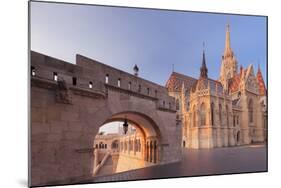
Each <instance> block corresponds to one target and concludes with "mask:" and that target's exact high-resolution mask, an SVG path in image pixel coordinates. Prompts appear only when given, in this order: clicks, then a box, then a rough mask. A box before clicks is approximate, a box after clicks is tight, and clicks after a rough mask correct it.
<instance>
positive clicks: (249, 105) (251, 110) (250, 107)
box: [248, 99, 254, 123]
mask: <svg viewBox="0 0 281 188" xmlns="http://www.w3.org/2000/svg"><path fill="white" fill-rule="evenodd" d="M248 112H249V122H250V123H253V121H254V117H253V100H252V99H250V100H249V103H248Z"/></svg>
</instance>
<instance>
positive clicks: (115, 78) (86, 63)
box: [31, 51, 175, 112]
mask: <svg viewBox="0 0 281 188" xmlns="http://www.w3.org/2000/svg"><path fill="white" fill-rule="evenodd" d="M31 74H32V75H33V76H32V84H33V85H34V84H35V85H37V86H44V87H48V88H52V87H53V88H56V84H57V82H58V81H64V83H65V84H66V85H67V87H68V88H70V89H71V90H72V91H73V92H74V93H75V94H82V95H86V96H96V95H100V96H105V97H106V95H107V91H108V90H115V91H116V90H117V91H118V92H121V93H126V94H129V95H133V96H136V97H141V98H145V99H148V100H153V101H155V102H156V106H157V107H158V109H159V110H165V111H173V112H174V111H175V100H174V98H173V97H171V96H169V95H168V91H167V88H165V87H164V86H161V85H158V84H156V83H153V82H150V81H148V80H145V79H143V78H140V77H138V76H135V75H132V74H129V73H127V72H124V71H121V70H118V69H116V68H113V67H110V66H108V65H105V64H103V63H100V62H98V61H95V60H92V59H89V58H87V57H84V56H82V55H79V54H77V55H76V64H71V63H68V62H65V61H62V60H59V59H56V58H53V57H50V56H47V55H44V54H40V53H38V52H34V51H31ZM93 93H94V94H93Z"/></svg>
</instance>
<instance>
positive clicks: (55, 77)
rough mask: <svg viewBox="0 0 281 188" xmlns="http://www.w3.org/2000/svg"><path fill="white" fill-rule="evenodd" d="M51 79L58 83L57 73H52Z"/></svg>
mask: <svg viewBox="0 0 281 188" xmlns="http://www.w3.org/2000/svg"><path fill="white" fill-rule="evenodd" d="M53 79H54V80H55V81H58V73H56V72H54V73H53Z"/></svg>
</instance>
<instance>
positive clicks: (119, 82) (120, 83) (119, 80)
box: [117, 78, 121, 87]
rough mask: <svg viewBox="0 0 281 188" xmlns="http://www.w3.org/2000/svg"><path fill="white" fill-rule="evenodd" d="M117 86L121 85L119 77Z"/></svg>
mask: <svg viewBox="0 0 281 188" xmlns="http://www.w3.org/2000/svg"><path fill="white" fill-rule="evenodd" d="M117 86H118V87H121V78H118V81H117Z"/></svg>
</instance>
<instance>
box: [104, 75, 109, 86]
mask: <svg viewBox="0 0 281 188" xmlns="http://www.w3.org/2000/svg"><path fill="white" fill-rule="evenodd" d="M108 81H109V75H108V74H106V75H105V83H106V84H108Z"/></svg>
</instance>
